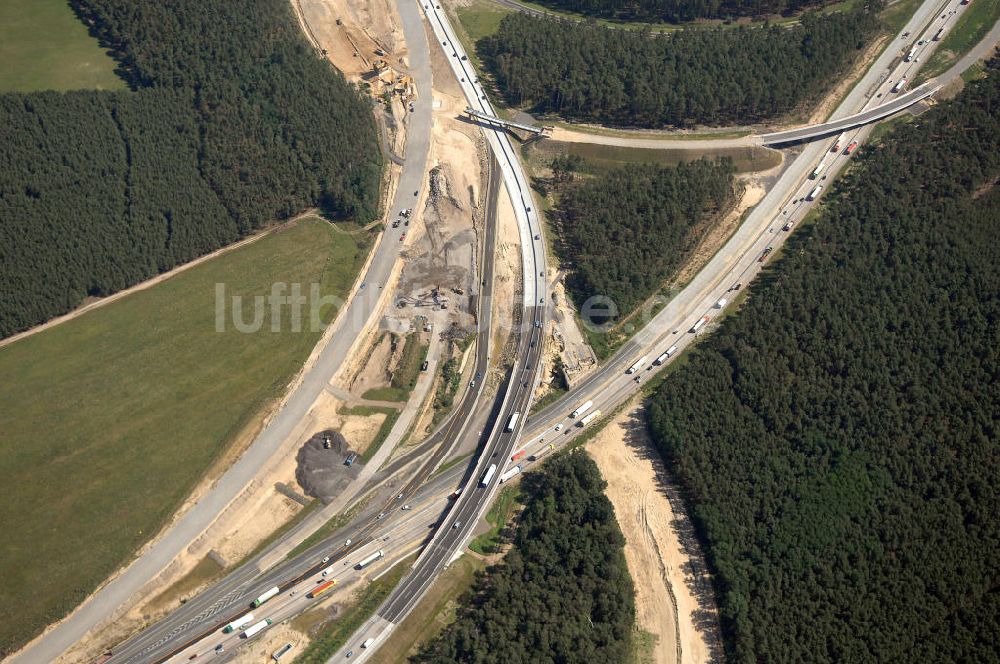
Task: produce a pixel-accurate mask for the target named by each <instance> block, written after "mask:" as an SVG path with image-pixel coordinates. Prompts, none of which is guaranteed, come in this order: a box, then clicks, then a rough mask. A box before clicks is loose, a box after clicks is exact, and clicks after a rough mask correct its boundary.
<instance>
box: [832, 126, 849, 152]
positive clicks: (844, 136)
mask: <svg viewBox="0 0 1000 664" xmlns="http://www.w3.org/2000/svg"><path fill="white" fill-rule="evenodd" d="M845 140H847V132H846V131H845V132H844V133H843V134H841V135H840V136H838V137H837V140H836V141H834V142H833V147H832V148H830V152H837V151H839V150H840V146H841V145H843V144H844V141H845Z"/></svg>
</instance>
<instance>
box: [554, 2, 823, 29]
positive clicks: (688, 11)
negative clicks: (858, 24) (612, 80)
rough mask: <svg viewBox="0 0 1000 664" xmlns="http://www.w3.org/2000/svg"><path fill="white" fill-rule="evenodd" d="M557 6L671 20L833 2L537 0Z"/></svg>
mask: <svg viewBox="0 0 1000 664" xmlns="http://www.w3.org/2000/svg"><path fill="white" fill-rule="evenodd" d="M536 1H537V2H538V4H540V5H544V6H546V7H552V8H553V9H558V10H563V11H570V12H577V13H580V14H584V15H586V16H595V17H599V18H609V19H621V20H639V21H668V22H670V23H679V22H682V21H692V20H694V19H699V18H726V19H728V18H735V17H739V16H767V15H771V14H791V13H794V12H797V11H801V10H803V9H808V8H809V7H816V6H822V5H825V4H829V2H824V0H536Z"/></svg>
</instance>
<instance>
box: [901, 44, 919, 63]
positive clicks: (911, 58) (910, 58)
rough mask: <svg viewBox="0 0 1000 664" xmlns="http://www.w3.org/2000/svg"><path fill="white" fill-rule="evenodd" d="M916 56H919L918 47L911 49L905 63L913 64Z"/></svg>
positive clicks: (904, 59)
mask: <svg viewBox="0 0 1000 664" xmlns="http://www.w3.org/2000/svg"><path fill="white" fill-rule="evenodd" d="M916 54H917V47H916V46H914V47H913V48H911V49H910V52H909V53H907V54H906V57H905V58H903V61H904V62H913V56H915V55H916Z"/></svg>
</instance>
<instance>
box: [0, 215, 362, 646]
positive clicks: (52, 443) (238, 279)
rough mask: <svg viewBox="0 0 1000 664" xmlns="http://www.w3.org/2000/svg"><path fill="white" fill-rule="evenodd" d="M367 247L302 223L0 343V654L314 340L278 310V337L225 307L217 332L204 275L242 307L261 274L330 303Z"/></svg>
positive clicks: (186, 474)
mask: <svg viewBox="0 0 1000 664" xmlns="http://www.w3.org/2000/svg"><path fill="white" fill-rule="evenodd" d="M349 228H351V229H353V228H354V227H349ZM369 246H370V241H369V236H368V235H367V234H362V233H354V234H352V233H348V232H345V231H343V230H341V229H340V228H337V227H334V226H332V225H330V224H329V223H327V222H325V221H322V220H320V219H317V218H307V219H303V220H301V221H299V222H298V223H295V224H292V225H289V226H285V227H281V228H279V229H276V230H275V231H274V232H272V233H271V234H269V235H268V236H267V237H264V238H262V239H260V240H258V241H256V242H253V243H251V244H248V245H246V246H243V247H240V248H237V249H235V250H233V251H231V252H229V253H226V254H223V255H221V256H219V257H216V258H213V259H211V260H209V261H206V262H205V263H203V264H201V265H198V266H195V267H193V268H191V269H189V270H187V271H185V272H182V273H180V274H178V275H176V276H174V277H172V278H170V279H167V280H166V281H164V282H162V283H160V284H157V285H155V286H153V287H151V288H149V289H147V290H142V291H138V292H135V293H133V294H130V295H128V296H126V297H124V298H122V299H121V300H119V301H117V302H114V303H109V304H108V305H106V306H104V307H100V308H97V309H95V310H93V311H91V312H88V313H86V314H84V315H82V316H80V317H78V318H75V319H73V320H70V321H68V322H66V323H63V324H62V325H58V326H55V327H53V328H51V329H48V330H45V331H42V332H39V333H38V334H35V335H33V336H30V337H27V338H25V339H22V340H20V341H17V342H15V343H13V344H11V345H9V346H6V347H2V348H0V376H2V380H0V432H2V445H0V475H2V476H3V478H4V492H3V493H4V500H3V501H2V503H0V529H2V532H3V533H4V538H3V541H2V544H0V578H2V579H3V583H2V584H0V656H2V655H5V654H8V653H10V652H11V651H12V650H14V649H16V648H17V647H18V646H20V645H22V644H23V643H24V642H26V641H27V640H28V639H30V638H31V637H32V636H34V635H35V634H37V633H38V632H39V631H40V630H41V629H42V628H44V627H45V625H47V624H48V623H50V622H52V621H54V620H57V619H59V618H61V617H62V616H63V615H65V614H66V613H67V612H68V611H70V610H71V609H72V608H73V607H74V606H76V605H77V604H78V603H79V602H80V601H82V600H83V599H84V598H85V597H86V596H87V595H88V594H89V593H91V592H92V591H93V590H94V588H95V587H96V586H97V585H98V584H99V583H100V582H101V581H102V580H103V579H104V578H106V577H107V576H108V575H109V574H110V573H112V572H113V571H114V570H115V569H116V568H118V567H119V566H120V565H122V564H123V563H125V562H127V561H128V560H129V558H130V557H131V556H132V554H133V553H134V552H135V551H136V549H137V548H138V547H140V546H141V545H142V544H143V543H144V542H146V541H147V540H149V539H150V538H151V537H152V536H154V535H155V534H156V533H157V531H158V529H159V528H160V527H161V526H162V525H163V524H164V523H165V522H166V521H167V520H168V519H169V518H170V516H171V515H172V514H173V513H174V511H175V510H176V509H177V508H178V506H179V505H180V504H181V502H182V501H183V500H184V498H185V497H186V496H187V495H188V494H189V492H190V491H191V490H192V488H193V487H194V486H195V484H196V483H197V482H198V481H199V480H200V479H201V478H202V477H204V475H205V473H206V471H207V469H209V468H210V466H211V465H212V464H213V462H215V461H217V460H219V459H220V455H222V454H223V453H224V452H225V450H226V449H227V447H228V446H229V445H230V444H231V443H232V442H233V441H234V440H235V438H236V437H237V435H238V434H240V432H241V431H244V430H246V429H247V428H248V426H249V425H250V424H252V423H253V422H254V421H255V420H256V419H257V418H256V417H255V416H256V415H258V414H259V413H260V411H261V409H262V408H264V407H265V406H267V405H268V404H273V403H274V402H275V400H276V399H278V398H279V397H280V396H281V395H282V394H283V392H284V388H285V386H286V385H287V384H288V383H289V381H290V380H291V378H292V377H293V376H294V375H295V374H296V372H297V371H298V370H299V369H300V368H301V366H302V363H303V362H304V361H305V359H306V358H307V357H308V355H309V353H310V352H311V350H312V348H313V347H314V345H315V344H316V342H317V341H318V339H319V336H320V333H319V332H318V331H315V330H309V329H308V328H309V327H310V326H309V325H308V324H305V325H303V331H302V332H298V333H294V332H291V331H290V325H289V323H288V320H287V318H288V317H287V311H286V312H285V315H284V316H283V321H284V324H283V326H282V329H281V330H280V331H279V332H272V331H271V326H270V315H269V314H266V315H265V319H264V326H263V329H262V331H260V332H257V333H253V334H245V333H240V332H238V331H236V330H235V329H234V326H233V324H232V320H231V317H230V319H229V321H228V324H227V326H226V331H225V332H222V333H219V332H217V331H216V322H215V309H216V307H215V290H216V284H218V283H224V284H226V289H227V293H228V295H243V296H244V300H248V299H249V300H251V301H252V298H253V296H255V295H264V296H266V295H268V294H269V293H270V292H271V288H272V284H273V283H275V282H287V283H296V282H298V283H302V284H303V288H304V290H305V292H306V293H308V292H309V286H308V285H309V284H311V283H319V284H321V290H320V292H321V293H322V294H323V295H337V296H340V297H344V296H345V295H346V293H347V292H348V290H349V289H350V287H351V284H352V283H353V281H354V279H355V276H356V275H357V273H358V272H359V270H360V268H361V266H362V265H363V263H364V260H365V258H366V256H367V251H368V248H369ZM334 313H335V312H334V310H333V307H330V306H327V307H326V308H325V309H324V310H323V315H324V319H325V320H330V319H331V318H332V316H333V314H334ZM246 318H247V320H250V318H251V317H250V316H249V315H248V316H247V317H246ZM304 320H305V321H308V316H306V317H305V319H304Z"/></svg>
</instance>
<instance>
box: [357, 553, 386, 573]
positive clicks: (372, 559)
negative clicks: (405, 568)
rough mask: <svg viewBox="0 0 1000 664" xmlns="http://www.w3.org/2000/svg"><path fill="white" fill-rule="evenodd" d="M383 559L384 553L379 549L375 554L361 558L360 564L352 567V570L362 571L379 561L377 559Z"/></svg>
mask: <svg viewBox="0 0 1000 664" xmlns="http://www.w3.org/2000/svg"><path fill="white" fill-rule="evenodd" d="M384 557H385V551H383V550H382V549H379V550H378V551H376V552H375V553H373V554H370V555H368V556H367V557H365V558H363V559H362V560H361V562H359V563H358V564H357V565H355V566H354V569H364V568H366V567H368V566H369V565H371V564H372V563H373V562H375V561H376V560H379V559H381V558H384Z"/></svg>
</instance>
